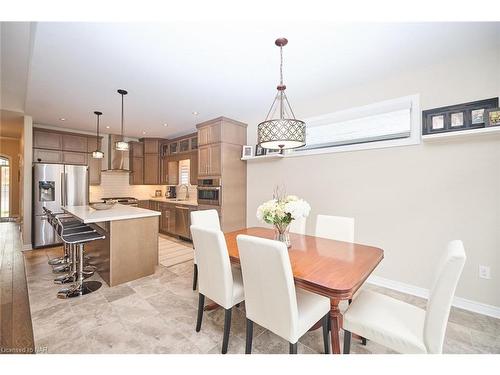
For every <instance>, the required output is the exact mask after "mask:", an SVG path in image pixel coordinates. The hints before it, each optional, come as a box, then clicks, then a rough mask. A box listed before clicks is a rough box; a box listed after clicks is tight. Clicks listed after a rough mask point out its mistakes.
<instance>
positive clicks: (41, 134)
mask: <svg viewBox="0 0 500 375" xmlns="http://www.w3.org/2000/svg"><path fill="white" fill-rule="evenodd" d="M62 145H63V140H62V134H60V133H53V132H50V131H44V130H35V131H33V147H34V148H45V149H50V150H62ZM35 160H36V159H35Z"/></svg>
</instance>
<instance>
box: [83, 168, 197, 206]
mask: <svg viewBox="0 0 500 375" xmlns="http://www.w3.org/2000/svg"><path fill="white" fill-rule="evenodd" d="M89 190H90V191H89V201H90V202H97V201H99V200H100V199H101V198H104V197H106V198H107V197H133V198H137V199H149V198H151V197H154V195H155V190H161V192H162V195H165V190H166V187H165V185H130V184H129V175H128V173H120V172H103V173H102V174H101V184H100V185H96V186H90V189H89ZM185 191H186V190H185V189H184V188H182V189H180V188H179V186H178V187H177V196H178V197H179V198H184V197H185V195H186V193H185ZM189 198H190V199H196V185H189Z"/></svg>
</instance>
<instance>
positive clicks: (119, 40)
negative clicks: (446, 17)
mask: <svg viewBox="0 0 500 375" xmlns="http://www.w3.org/2000/svg"><path fill="white" fill-rule="evenodd" d="M499 25H500V24H499V23H496V24H495V23H490V24H486V23H483V24H477V23H476V24H474V23H434V24H431V23H427V24H395V23H394V24H381V23H379V24H366V23H365V24H342V25H339V24H333V23H330V24H326V23H311V24H307V22H304V23H301V24H297V23H293V24H289V23H287V22H286V21H283V22H281V23H280V24H279V26H276V25H260V24H258V23H253V24H250V23H248V22H239V23H229V22H228V23H224V24H221V23H213V24H212V23H209V22H206V23H192V24H189V23H186V22H184V23H178V24H175V23H169V24H155V23H142V24H141V23H100V24H96V23H38V24H37V28H36V35H35V40H34V47H33V53H32V58H31V71H30V76H29V80H28V90H27V98H26V108H25V111H26V113H27V114H29V115H31V116H33V119H34V122H36V123H41V124H51V125H57V126H64V127H69V128H74V129H81V130H93V129H94V128H95V118H94V115H93V111H95V110H100V111H102V112H103V113H104V114H103V116H102V123H103V124H104V125H108V126H110V127H111V130H106V129H102V130H103V131H111V132H114V133H117V132H119V128H120V126H119V124H120V96H119V95H118V94H117V93H116V89H118V88H124V89H127V90H128V91H129V95H127V96H126V97H125V133H126V135H129V136H136V137H139V136H142V132H143V131H146V132H147V135H148V136H162V137H172V136H175V135H179V134H183V133H187V132H190V131H194V129H195V128H194V125H195V123H196V122H201V121H204V120H208V119H211V118H214V117H217V116H221V115H223V116H227V117H231V118H234V119H236V120H240V121H244V122H247V123H250V124H256V123H258V122H259V121H261V120H263V117H264V116H265V115H266V113H267V110H268V108H269V106H270V104H271V102H272V99H273V96H274V94H275V87H276V84H277V83H278V78H279V77H278V73H279V49H278V48H277V47H276V46H275V45H274V40H275V39H276V38H277V37H280V36H285V37H287V38H288V39H289V44H288V46H286V47H285V48H284V58H285V61H284V74H285V84H286V85H287V93H288V96H289V100H290V102H291V104H292V107H293V109H294V111H295V114H296V115H297V116H298V117H309V116H313V115H317V113H310V111H309V110H308V108H309V107H312V105H311V104H312V103H314V101H315V100H316V98H318V97H319V96H325V95H328V94H329V93H332V92H336V91H337V92H338V91H339V90H342V89H343V88H346V87H349V86H354V85H359V84H361V83H362V82H366V81H367V80H371V79H373V78H374V77H377V78H381V77H384V76H388V75H390V74H396V73H399V72H403V71H411V70H412V69H415V68H418V67H420V66H422V65H425V64H434V63H438V62H440V61H442V60H443V59H445V58H446V59H449V58H453V57H456V58H459V59H462V58H467V55H468V54H470V53H481V51H483V50H486V49H488V48H499V47H500V44H499V43H500V38H499V35H500V27H499ZM193 111H198V112H199V115H198V116H197V118H196V117H195V116H194V115H192V112H193ZM325 112H328V109H325ZM61 117H64V118H66V121H64V122H62V121H60V120H59V118H61ZM164 123H168V127H164V126H163V124H164Z"/></svg>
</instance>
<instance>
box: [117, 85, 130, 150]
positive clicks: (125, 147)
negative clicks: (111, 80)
mask: <svg viewBox="0 0 500 375" xmlns="http://www.w3.org/2000/svg"><path fill="white" fill-rule="evenodd" d="M118 94H120V95H121V96H122V133H121V136H122V139H121V140H120V141H118V142H115V150H117V151H128V142H125V141H124V140H123V96H124V95H127V94H128V92H127V91H126V90H123V89H119V90H118Z"/></svg>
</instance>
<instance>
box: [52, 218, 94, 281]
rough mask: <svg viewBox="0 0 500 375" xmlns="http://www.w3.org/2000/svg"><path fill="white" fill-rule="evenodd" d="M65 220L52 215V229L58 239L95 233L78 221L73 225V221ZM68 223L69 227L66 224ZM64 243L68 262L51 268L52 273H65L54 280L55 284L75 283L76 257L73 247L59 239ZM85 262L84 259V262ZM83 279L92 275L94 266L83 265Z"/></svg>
mask: <svg viewBox="0 0 500 375" xmlns="http://www.w3.org/2000/svg"><path fill="white" fill-rule="evenodd" d="M62 219H64V220H62ZM65 219H66V218H65V217H64V218H63V217H62V216H60V215H52V217H51V222H52V225H53V227H54V230H55V231H56V233H58V235H59V237H61V235H62V236H75V235H80V234H85V233H96V230H95V229H93V228H92V227H90V226H88V225H86V224H84V223H82V222H80V221H78V223H79V224H78V225H75V224H73V222H74V220H65ZM68 222H69V223H70V224H69V225H68V224H67V223H68ZM61 239H62V240H63V242H64V247H65V249H67V252H68V262H67V263H66V264H64V265H59V266H57V267H54V268H53V272H62V271H67V273H66V274H64V275H60V276H58V277H56V278H55V279H54V283H56V284H65V283H69V282H75V281H76V279H77V273H78V272H77V263H78V261H77V256H76V249H75V245H73V244H70V243H67V242H65V241H64V239H63V238H62V237H61ZM83 261H85V258H84V260H83ZM83 266H84V268H83V277H84V278H88V277H90V276H92V275H93V274H94V272H95V271H96V267H94V266H85V264H83Z"/></svg>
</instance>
